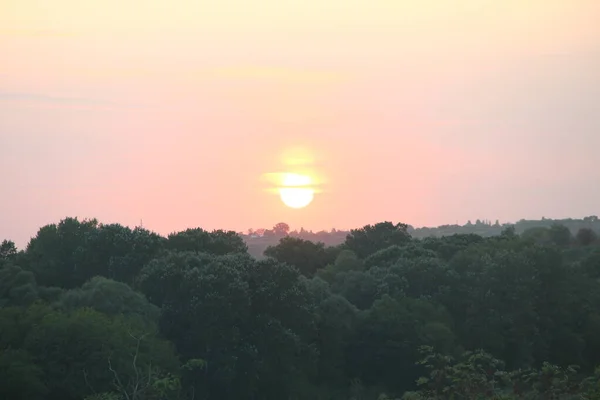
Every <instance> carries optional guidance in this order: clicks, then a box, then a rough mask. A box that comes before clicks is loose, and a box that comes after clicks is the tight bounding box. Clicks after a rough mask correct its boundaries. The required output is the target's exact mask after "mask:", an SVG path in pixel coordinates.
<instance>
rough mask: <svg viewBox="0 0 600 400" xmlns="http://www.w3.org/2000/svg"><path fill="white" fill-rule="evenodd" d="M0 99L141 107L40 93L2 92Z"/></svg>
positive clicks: (76, 104) (58, 103) (59, 103)
mask: <svg viewBox="0 0 600 400" xmlns="http://www.w3.org/2000/svg"><path fill="white" fill-rule="evenodd" d="M0 101H17V102H33V103H44V104H54V105H64V106H96V107H135V108H138V107H140V106H139V105H131V104H122V103H117V102H114V101H110V100H103V99H95V98H88V97H66V96H52V95H46V94H39V93H24V92H0Z"/></svg>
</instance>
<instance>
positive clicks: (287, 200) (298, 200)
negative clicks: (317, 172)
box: [279, 188, 315, 208]
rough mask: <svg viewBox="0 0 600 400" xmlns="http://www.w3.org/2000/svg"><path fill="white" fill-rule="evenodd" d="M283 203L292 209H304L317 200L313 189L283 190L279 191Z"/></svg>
mask: <svg viewBox="0 0 600 400" xmlns="http://www.w3.org/2000/svg"><path fill="white" fill-rule="evenodd" d="M279 196H280V197H281V201H283V204H285V205H286V206H288V207H291V208H303V207H306V206H307V205H309V204H310V203H311V202H312V201H313V199H314V198H315V193H314V191H313V190H312V189H306V188H281V189H279Z"/></svg>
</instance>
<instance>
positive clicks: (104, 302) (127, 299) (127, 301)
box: [58, 276, 160, 323]
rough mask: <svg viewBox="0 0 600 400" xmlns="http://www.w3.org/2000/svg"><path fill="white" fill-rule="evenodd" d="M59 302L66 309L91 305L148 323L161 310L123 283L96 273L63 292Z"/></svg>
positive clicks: (98, 309)
mask: <svg viewBox="0 0 600 400" xmlns="http://www.w3.org/2000/svg"><path fill="white" fill-rule="evenodd" d="M58 304H59V306H60V307H62V308H64V309H66V310H75V309H78V308H92V309H94V310H96V311H99V312H101V313H104V314H107V315H114V316H117V315H125V316H128V317H130V318H137V317H140V318H141V319H142V320H143V321H146V322H148V323H157V322H158V317H159V314H160V309H159V308H158V307H156V306H154V305H152V304H150V303H149V302H148V300H146V298H145V297H144V295H143V294H141V293H137V292H135V291H133V290H132V289H131V288H130V287H129V286H128V285H126V284H124V283H122V282H117V281H113V280H111V279H106V278H104V277H99V276H98V277H94V278H92V279H91V280H90V281H88V282H86V283H85V284H84V285H83V286H82V287H81V288H79V289H71V290H69V291H67V292H65V293H64V294H63V295H62V297H61V299H60V300H59V303H58Z"/></svg>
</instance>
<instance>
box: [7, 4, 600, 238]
mask: <svg viewBox="0 0 600 400" xmlns="http://www.w3.org/2000/svg"><path fill="white" fill-rule="evenodd" d="M598 21H600V1H598V0H495V1H493V0H386V1H384V0H360V1H359V0H296V1H289V0H288V1H286V0H218V1H213V0H170V1H167V0H46V1H42V0H38V1H35V0H0V57H1V61H0V170H1V171H2V182H1V186H0V187H1V196H0V239H2V238H3V237H6V238H12V239H13V240H15V241H17V244H18V245H19V246H23V245H24V244H25V243H26V242H27V240H28V239H29V237H31V236H32V235H34V234H35V232H36V231H37V229H38V228H39V227H40V226H42V225H44V224H47V223H52V222H58V221H59V220H60V219H62V218H64V217H65V216H79V217H80V218H85V217H96V218H98V219H99V220H100V221H103V222H120V223H122V224H125V225H131V226H133V225H135V224H137V223H139V221H140V219H143V223H144V226H146V227H148V228H150V229H153V230H156V231H158V232H160V233H163V234H166V233H169V232H172V231H175V230H180V229H184V228H187V227H192V226H201V227H204V228H207V229H213V228H225V229H234V230H238V231H241V230H246V229H248V228H259V227H270V226H272V225H273V224H274V223H276V222H279V221H286V222H288V223H289V224H290V225H291V226H292V227H293V228H300V227H301V226H303V227H305V228H308V229H329V228H331V227H336V228H350V227H357V226H360V225H364V224H367V223H373V222H377V221H381V220H392V221H395V222H397V221H402V222H407V223H410V224H413V225H417V226H421V225H438V224H444V223H455V222H457V221H458V222H460V223H464V222H466V220H468V219H473V220H475V219H477V218H482V219H483V218H487V219H492V220H495V219H496V218H498V219H500V220H501V221H515V220H518V219H520V218H540V217H542V216H546V217H555V218H556V217H566V216H572V217H582V216H585V215H590V214H600V163H599V159H600V157H599V156H598V155H599V154H600V25H599V24H598ZM297 146H301V147H303V148H305V149H308V151H309V152H311V154H312V155H313V156H314V157H315V159H316V166H315V167H316V168H317V169H318V173H319V175H320V176H323V177H324V178H325V179H326V184H325V186H324V192H323V193H321V194H319V195H318V196H317V197H316V199H315V201H314V202H313V204H311V205H310V206H309V207H307V208H305V209H302V210H292V209H289V208H286V207H285V206H283V205H282V204H281V202H280V200H279V199H278V197H276V196H275V195H273V194H271V193H269V192H266V191H265V190H264V182H261V180H260V177H261V175H262V174H263V173H266V172H273V171H280V170H283V169H285V167H284V166H283V165H282V163H281V159H282V157H283V154H285V153H286V152H287V151H289V149H290V148H294V147H297Z"/></svg>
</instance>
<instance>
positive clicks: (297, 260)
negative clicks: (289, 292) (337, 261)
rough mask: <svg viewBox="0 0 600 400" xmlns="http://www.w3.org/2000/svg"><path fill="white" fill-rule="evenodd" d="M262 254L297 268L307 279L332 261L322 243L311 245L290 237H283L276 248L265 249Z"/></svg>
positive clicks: (306, 241)
mask: <svg viewBox="0 0 600 400" xmlns="http://www.w3.org/2000/svg"><path fill="white" fill-rule="evenodd" d="M264 254H265V256H267V257H272V258H274V259H276V260H277V261H279V262H283V263H286V264H289V265H291V266H293V267H296V268H298V270H299V271H300V273H301V274H302V275H304V276H308V277H311V276H313V275H314V274H315V272H317V270H319V269H322V268H325V266H326V265H327V264H329V263H330V262H332V261H333V260H332V259H331V257H330V254H328V253H327V252H326V250H325V246H324V245H323V243H313V242H311V241H308V240H304V239H299V238H295V237H291V236H286V237H283V238H282V239H281V240H280V241H279V244H277V245H276V246H269V247H267V249H266V250H265V253H264Z"/></svg>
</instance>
